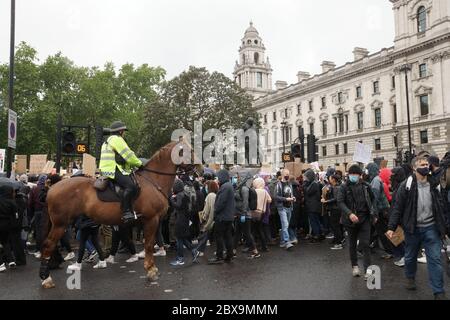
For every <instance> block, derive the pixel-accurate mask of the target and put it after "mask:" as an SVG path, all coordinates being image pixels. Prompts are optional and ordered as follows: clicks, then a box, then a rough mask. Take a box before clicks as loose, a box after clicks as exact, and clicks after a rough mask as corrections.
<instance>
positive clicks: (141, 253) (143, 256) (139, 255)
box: [137, 250, 145, 259]
mask: <svg viewBox="0 0 450 320" xmlns="http://www.w3.org/2000/svg"><path fill="white" fill-rule="evenodd" d="M137 256H138V258H139V259H145V250H142V251H141V252H139V253H138V255H137Z"/></svg>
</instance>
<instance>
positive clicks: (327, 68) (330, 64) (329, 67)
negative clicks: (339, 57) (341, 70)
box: [320, 61, 336, 73]
mask: <svg viewBox="0 0 450 320" xmlns="http://www.w3.org/2000/svg"><path fill="white" fill-rule="evenodd" d="M320 66H321V67H322V73H326V72H328V71H330V70H333V69H334V68H336V64H335V63H334V62H331V61H324V62H322V64H321V65H320Z"/></svg>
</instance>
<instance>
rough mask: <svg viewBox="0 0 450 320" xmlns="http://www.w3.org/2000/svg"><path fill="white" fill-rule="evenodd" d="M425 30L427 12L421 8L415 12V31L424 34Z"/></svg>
mask: <svg viewBox="0 0 450 320" xmlns="http://www.w3.org/2000/svg"><path fill="white" fill-rule="evenodd" d="M426 28H427V10H426V9H425V7H424V6H421V7H420V8H419V9H418V10H417V31H418V32H425V29H426Z"/></svg>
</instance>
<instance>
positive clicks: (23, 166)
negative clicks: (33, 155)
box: [16, 155, 27, 174]
mask: <svg viewBox="0 0 450 320" xmlns="http://www.w3.org/2000/svg"><path fill="white" fill-rule="evenodd" d="M16 172H17V173H19V174H22V173H27V156H26V155H16Z"/></svg>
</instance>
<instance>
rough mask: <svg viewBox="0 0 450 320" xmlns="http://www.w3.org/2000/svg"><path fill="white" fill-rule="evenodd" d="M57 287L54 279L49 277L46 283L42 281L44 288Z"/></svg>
mask: <svg viewBox="0 0 450 320" xmlns="http://www.w3.org/2000/svg"><path fill="white" fill-rule="evenodd" d="M54 287H55V283H54V282H53V279H52V277H48V278H47V279H45V280H44V281H42V288H44V289H51V288H54Z"/></svg>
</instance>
